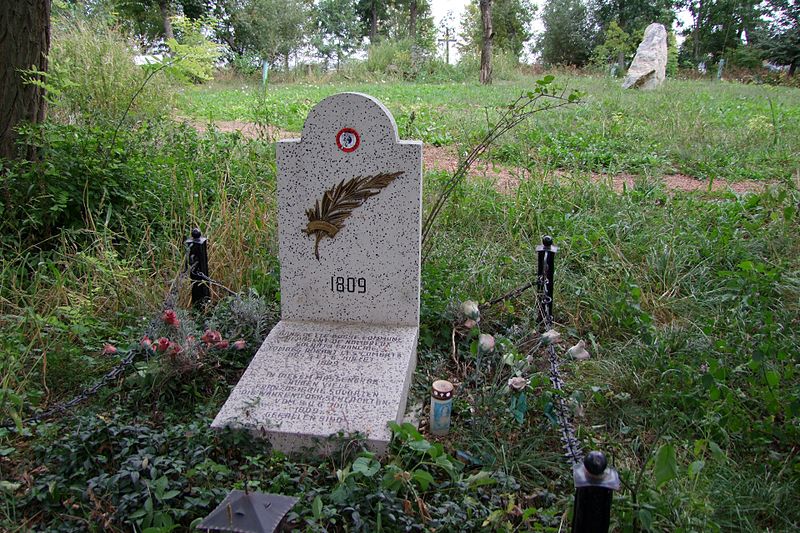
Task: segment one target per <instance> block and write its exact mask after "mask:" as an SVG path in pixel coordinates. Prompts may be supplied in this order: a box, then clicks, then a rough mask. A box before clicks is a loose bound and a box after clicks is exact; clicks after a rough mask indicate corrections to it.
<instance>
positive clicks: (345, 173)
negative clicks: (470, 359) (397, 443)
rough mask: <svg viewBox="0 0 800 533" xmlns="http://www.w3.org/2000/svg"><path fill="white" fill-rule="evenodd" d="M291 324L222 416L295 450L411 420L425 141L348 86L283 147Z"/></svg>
mask: <svg viewBox="0 0 800 533" xmlns="http://www.w3.org/2000/svg"><path fill="white" fill-rule="evenodd" d="M277 164H278V236H279V258H280V263H281V318H282V320H281V322H280V323H279V324H278V325H277V326H276V327H275V328H274V329H273V330H272V332H270V334H269V336H268V337H267V339H266V341H264V344H263V345H262V346H261V348H260V349H259V351H258V353H257V354H256V356H255V357H254V358H253V361H252V362H251V363H250V366H249V367H248V369H247V370H246V372H245V373H244V375H243V376H242V379H241V380H240V382H239V384H238V385H237V386H236V388H235V389H234V390H233V392H232V393H231V396H230V398H229V399H228V401H227V402H226V403H225V405H224V406H223V408H222V410H221V411H220V412H219V414H218V415H217V417H216V418H215V420H214V422H213V424H212V427H217V428H220V427H239V428H246V429H249V430H251V431H253V432H254V433H257V434H260V435H263V436H265V437H266V438H268V439H269V440H270V441H271V442H272V444H273V445H274V446H275V447H276V448H277V449H280V450H283V451H293V450H297V449H301V448H306V447H317V449H318V451H320V452H321V453H325V452H327V451H329V445H326V444H325V443H324V442H322V441H324V439H325V438H326V437H328V436H330V435H334V434H336V433H339V432H343V433H347V434H349V433H355V432H360V433H363V434H365V435H366V436H367V443H368V445H369V446H370V448H372V449H373V450H375V451H377V452H378V453H382V452H383V451H384V450H385V448H386V445H387V444H388V442H389V439H390V432H389V430H388V428H387V423H388V422H389V421H390V420H394V421H397V422H400V421H402V418H403V414H404V411H405V405H406V399H407V395H408V389H409V386H410V384H411V378H412V375H413V370H414V367H415V365H416V344H417V338H418V334H419V286H420V232H421V217H422V143H421V142H419V141H401V140H399V139H398V135H397V126H396V124H395V122H394V119H393V118H392V116H391V114H390V113H389V111H388V110H387V109H386V108H385V107H384V106H383V105H382V104H381V103H380V102H378V101H377V100H375V99H374V98H372V97H370V96H367V95H362V94H356V93H344V94H338V95H335V96H331V97H329V98H326V99H325V100H323V101H322V102H320V103H319V104H318V105H317V106H315V107H314V108H313V109H312V110H311V111H310V112H309V115H308V118H307V119H306V122H305V125H304V126H303V132H302V136H301V138H300V139H290V140H285V141H281V142H279V143H278V146H277Z"/></svg>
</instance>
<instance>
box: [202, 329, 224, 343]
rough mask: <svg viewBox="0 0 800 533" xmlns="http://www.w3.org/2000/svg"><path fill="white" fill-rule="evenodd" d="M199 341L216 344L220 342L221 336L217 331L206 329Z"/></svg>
mask: <svg viewBox="0 0 800 533" xmlns="http://www.w3.org/2000/svg"><path fill="white" fill-rule="evenodd" d="M200 340H201V341H203V342H204V343H206V344H209V345H210V344H216V343H218V342H220V341H221V340H222V334H221V333H220V332H219V331H214V330H211V329H207V330H206V332H205V333H203V336H202V337H200Z"/></svg>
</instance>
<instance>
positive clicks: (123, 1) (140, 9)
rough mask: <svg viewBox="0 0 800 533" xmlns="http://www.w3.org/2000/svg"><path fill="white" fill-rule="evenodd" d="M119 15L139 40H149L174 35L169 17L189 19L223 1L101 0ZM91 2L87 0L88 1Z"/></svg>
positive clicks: (149, 42) (200, 16)
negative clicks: (176, 16) (177, 16)
mask: <svg viewBox="0 0 800 533" xmlns="http://www.w3.org/2000/svg"><path fill="white" fill-rule="evenodd" d="M103 1H104V2H107V3H108V4H109V5H111V6H112V7H113V9H114V11H115V12H116V13H117V14H118V15H119V21H120V22H121V23H122V25H123V26H125V28H126V29H127V30H128V31H130V32H131V33H133V34H134V35H137V36H138V37H139V38H140V39H141V40H142V41H143V42H146V43H147V44H151V43H153V42H156V41H159V40H164V41H166V40H169V39H172V38H173V37H174V31H173V28H172V22H171V20H170V18H171V17H173V16H175V15H183V16H185V17H187V18H189V19H191V20H197V19H200V18H203V17H204V16H206V15H209V14H211V13H212V12H214V11H215V10H218V9H221V8H222V6H223V2H221V1H217V0H215V1H208V2H206V1H205V0H103ZM91 3H93V2H87V4H91Z"/></svg>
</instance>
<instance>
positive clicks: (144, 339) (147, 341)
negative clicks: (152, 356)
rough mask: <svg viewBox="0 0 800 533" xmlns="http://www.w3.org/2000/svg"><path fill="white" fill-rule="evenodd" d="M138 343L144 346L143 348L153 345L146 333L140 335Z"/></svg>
mask: <svg viewBox="0 0 800 533" xmlns="http://www.w3.org/2000/svg"><path fill="white" fill-rule="evenodd" d="M139 344H141V346H142V348H144V349H145V350H149V349H150V348H152V347H153V341H151V340H150V337H148V336H147V335H145V336H144V337H142V340H141V341H139Z"/></svg>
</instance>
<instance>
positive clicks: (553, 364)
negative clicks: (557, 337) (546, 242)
mask: <svg viewBox="0 0 800 533" xmlns="http://www.w3.org/2000/svg"><path fill="white" fill-rule="evenodd" d="M550 253H552V252H550V251H548V250H545V252H544V254H545V256H544V260H543V261H542V263H543V264H544V272H542V274H541V276H540V278H539V286H540V287H542V290H541V292H540V294H539V305H540V306H541V309H542V315H543V316H544V329H545V331H549V330H551V329H553V315H552V314H551V312H550V310H551V309H552V307H551V305H550V304H551V303H552V302H553V299H552V298H551V297H550V296H549V294H550V293H551V291H552V287H547V284H548V280H549V279H550V277H549V276H548V274H549V272H548V261H547V259H548V258H547V254H550ZM548 289H549V290H548ZM546 349H547V358H548V361H549V362H550V375H549V377H550V383H551V384H552V385H553V389H555V390H556V391H558V394H557V396H556V398H555V401H554V402H553V403H554V405H555V412H556V420H557V421H558V426H559V429H560V430H561V443H562V445H563V446H564V449H565V450H566V453H565V454H564V457H565V458H566V459H567V460H569V461H571V462H572V463H573V464H575V463H581V462H583V449H582V448H581V443H580V441H579V440H578V437H577V436H576V432H575V426H574V425H573V422H572V415H571V413H570V409H569V405H567V402H566V400H565V398H564V395H563V391H564V380H562V379H561V372H560V363H561V362H560V360H559V358H558V354H556V348H555V345H554V344H552V343H551V344H549V345H548V346H547V348H546Z"/></svg>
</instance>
